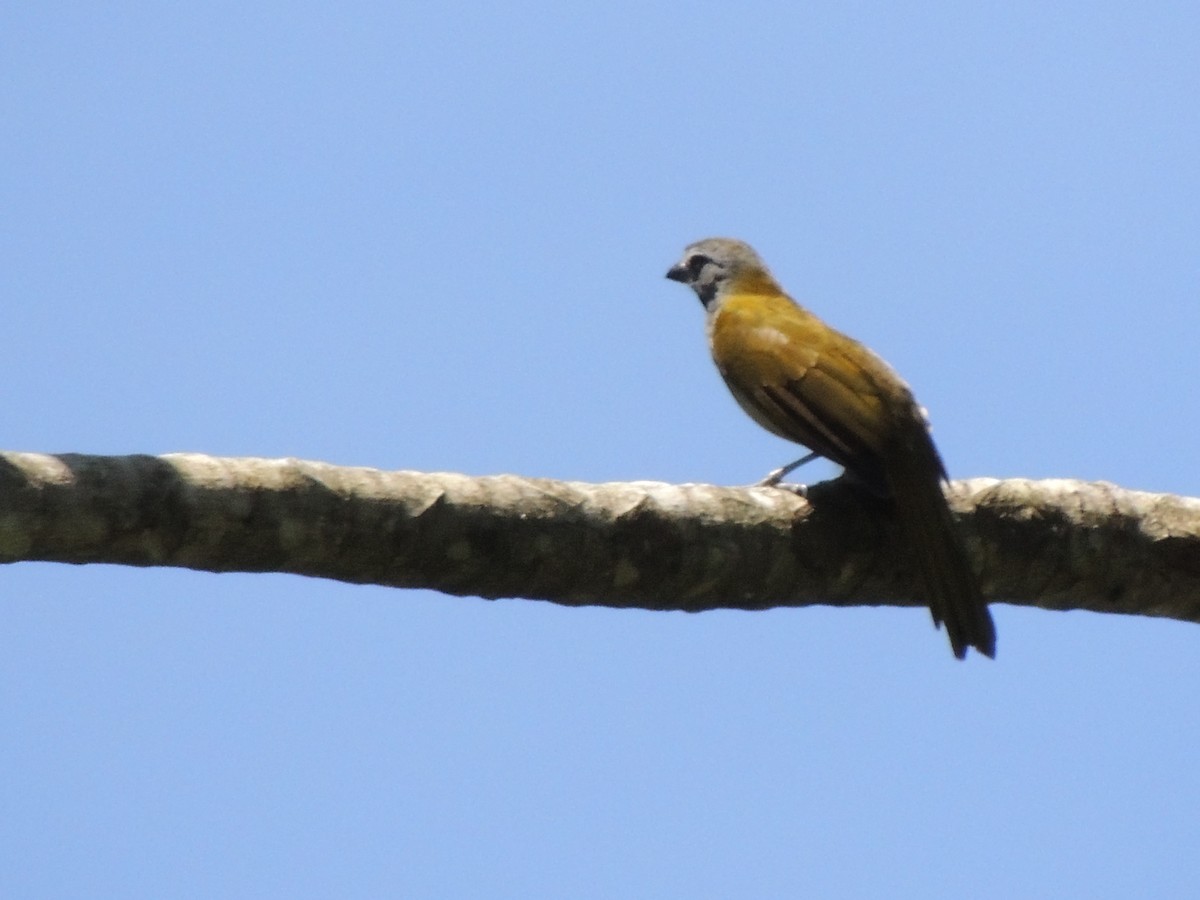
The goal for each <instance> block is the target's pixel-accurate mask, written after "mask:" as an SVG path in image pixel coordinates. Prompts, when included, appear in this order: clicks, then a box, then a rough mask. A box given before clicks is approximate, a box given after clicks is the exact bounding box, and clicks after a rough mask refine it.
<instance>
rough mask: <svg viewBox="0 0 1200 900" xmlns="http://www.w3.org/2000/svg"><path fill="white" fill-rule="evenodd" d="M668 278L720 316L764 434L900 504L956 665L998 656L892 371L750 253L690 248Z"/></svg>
mask: <svg viewBox="0 0 1200 900" xmlns="http://www.w3.org/2000/svg"><path fill="white" fill-rule="evenodd" d="M667 277H668V278H670V279H673V280H674V281H679V282H682V283H683V284H686V285H688V286H689V287H691V288H692V290H694V291H695V292H696V294H697V296H699V298H700V302H701V303H703V304H704V308H705V310H706V312H707V314H708V340H709V345H710V347H711V349H712V355H713V359H714V361H715V362H716V364H717V368H718V369H719V370H720V371H721V375H722V376H723V377H724V379H725V383H726V384H727V385H728V386H729V390H730V391H731V392H732V393H733V396H734V399H736V400H737V402H738V404H739V405H740V406H741V407H742V409H744V410H745V411H746V412H747V413H749V414H750V417H751V418H752V419H754V421H755V422H757V423H758V424H759V425H761V426H762V427H763V428H765V429H767V430H768V431H770V432H772V433H773V434H777V435H779V437H782V438H786V439H787V440H790V441H795V442H796V443H798V444H803V445H804V446H805V447H807V448H808V449H809V450H812V451H813V453H812V454H809V456H806V457H804V458H803V459H801V460H797V461H796V462H795V463H793V464H791V465H788V466H784V467H782V468H780V469H776V470H775V471H774V472H772V473H771V474H770V475H769V476H767V478H766V479H764V481H763V484H777V483H778V482H779V481H780V479H781V478H782V477H783V476H784V475H785V474H787V472H789V471H791V470H792V469H793V468H795V467H796V466H797V465H799V464H800V463H802V462H806V461H807V460H808V459H810V458H811V457H812V456H813V455H820V456H824V457H827V458H828V459H831V460H833V461H834V462H835V463H838V464H839V465H841V466H843V467H844V468H845V469H846V471H847V473H848V474H849V475H850V477H851V479H852V480H853V481H854V482H856V483H858V484H859V485H861V486H863V487H864V488H866V489H867V490H869V491H870V492H871V493H873V494H876V495H878V496H880V497H886V498H890V500H891V501H892V504H891V505H892V506H893V507H894V510H895V516H896V519H897V522H898V525H899V528H900V533H901V536H902V538H903V539H904V540H905V541H906V542H907V544H908V545H909V548H910V551H911V553H912V555H913V556H914V558H915V560H914V561H915V563H916V568H917V571H918V573H919V575H920V578H921V581H922V583H923V585H924V588H925V593H926V595H927V598H928V602H929V609H930V612H931V613H932V614H933V621H934V624H935V625H938V626H940V625H941V624H942V623H943V622H944V623H945V625H946V632H947V634H948V635H949V637H950V646H951V647H952V648H953V650H954V655H955V656H957V657H958V658H959V659H962V658H963V657H964V656H965V655H966V652H967V647H974V648H975V649H977V650H978V651H979V652H980V653H983V654H985V655H987V656H994V655H995V652H996V630H995V626H994V625H993V624H992V617H991V615H990V613H989V612H988V608H987V601H986V600H985V599H984V597H983V593H982V591H981V590H980V588H979V582H978V580H977V579H976V577H975V574H974V572H973V571H972V569H971V566H970V563H969V561H968V559H967V554H966V549H965V548H964V546H963V542H962V538H961V537H960V535H959V533H958V530H957V528H956V526H955V523H954V519H953V517H952V516H951V513H950V508H949V506H947V503H946V497H945V495H944V494H943V493H942V482H944V481H945V480H946V477H947V476H946V469H945V466H944V465H943V464H942V459H941V457H940V456H939V455H938V451H937V448H936V447H935V446H934V444H933V439H932V438H931V437H930V435H929V426H928V423H927V421H926V419H925V415H924V412H923V411H922V409H921V407H920V406H918V405H917V402H916V400H914V399H913V395H912V391H911V390H909V387H908V385H907V384H905V383H904V381H902V380H901V378H900V376H899V375H897V374H896V373H895V372H894V371H893V370H892V368H891V366H889V365H888V364H887V363H885V362H884V361H883V360H882V359H880V358H879V357H878V356H876V355H875V354H874V353H872V352H871V351H870V350H868V349H867V348H866V347H864V346H863V345H862V344H860V343H858V341H855V340H854V339H852V338H849V337H847V336H846V335H844V334H842V333H840V332H838V331H835V330H834V329H833V328H830V327H829V326H828V325H826V324H825V323H824V322H822V321H821V320H820V319H818V318H817V317H816V316H814V315H813V314H812V313H810V312H809V311H808V310H806V309H804V308H803V307H802V306H800V305H799V304H798V303H796V301H794V300H793V299H792V298H791V297H789V296H788V295H787V294H786V293H784V291H783V288H781V287H780V286H779V283H778V282H777V281H776V280H775V279H774V277H772V275H771V273H770V271H769V270H768V269H767V267H766V265H765V264H764V263H763V261H762V260H761V259H760V258H759V256H758V254H757V253H755V252H754V250H753V249H752V248H751V247H750V246H749V245H748V244H745V243H743V242H742V241H736V240H731V239H728V238H709V239H708V240H703V241H697V242H696V243H694V244H692V245H690V246H689V247H688V248H687V249H686V250H685V251H684V254H683V258H682V259H681V260H680V261H679V263H678V264H677V265H675V266H673V267H672V268H671V270H670V271H669V272H667Z"/></svg>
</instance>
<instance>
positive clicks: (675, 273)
mask: <svg viewBox="0 0 1200 900" xmlns="http://www.w3.org/2000/svg"><path fill="white" fill-rule="evenodd" d="M667 277H668V278H670V279H671V280H672V281H679V282H682V283H683V284H687V283H688V282H689V281H690V280H691V277H692V275H691V273H690V272H689V271H688V270H687V268H686V267H684V266H671V268H670V269H668V270H667Z"/></svg>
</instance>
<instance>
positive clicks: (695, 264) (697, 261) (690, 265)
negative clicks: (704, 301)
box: [687, 253, 712, 278]
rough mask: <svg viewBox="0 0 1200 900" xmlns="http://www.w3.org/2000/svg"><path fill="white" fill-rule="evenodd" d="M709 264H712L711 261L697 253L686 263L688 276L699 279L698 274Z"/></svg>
mask: <svg viewBox="0 0 1200 900" xmlns="http://www.w3.org/2000/svg"><path fill="white" fill-rule="evenodd" d="M710 262H712V259H711V258H709V257H707V256H705V255H704V254H703V253H697V254H695V255H694V256H691V257H689V258H688V261H687V270H688V274H689V275H691V276H692V278H699V277H700V272H701V271H702V270H703V269H704V267H705V266H707V265H708V264H709V263H710Z"/></svg>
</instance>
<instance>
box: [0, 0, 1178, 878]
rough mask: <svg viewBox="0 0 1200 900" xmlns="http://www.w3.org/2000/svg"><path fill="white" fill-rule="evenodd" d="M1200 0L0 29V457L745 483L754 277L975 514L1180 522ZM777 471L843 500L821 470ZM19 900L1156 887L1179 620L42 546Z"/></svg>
mask: <svg viewBox="0 0 1200 900" xmlns="http://www.w3.org/2000/svg"><path fill="white" fill-rule="evenodd" d="M1197 46H1200V7H1197V6H1196V5H1195V4H1194V3H1182V2H1181V3H1168V2H1150V3H1144V4H1138V5H1134V4H1122V3H1103V2H1100V3H1082V2H1078V3H1071V2H1065V3H1058V4H1053V5H1050V4H1044V3H1027V2H1016V3H1003V4H1001V3H974V4H961V3H949V2H946V3H934V2H930V3H910V4H889V3H839V4H782V3H779V4H773V3H761V2H759V3H753V2H751V3H746V4H740V5H732V4H728V3H720V4H718V3H694V4H665V3H649V4H647V3H625V2H616V3H609V4H581V3H568V4H552V3H544V4H543V3H514V4H495V5H486V4H469V3H468V4H416V3H403V2H402V3H387V4H384V3H380V4H375V3H365V2H348V3H341V4H311V3H288V4H284V3H260V4H249V5H247V4H241V3H238V4H235V3H223V2H214V3H204V4H195V5H192V4H186V5H185V4H136V3H107V4H91V3H54V2H46V3H38V4H9V5H8V6H7V7H6V8H5V10H4V11H3V12H2V13H0V103H2V107H0V114H2V119H3V123H4V124H3V126H2V127H0V135H2V137H0V141H2V143H0V208H2V209H3V216H2V225H0V298H2V302H3V307H2V308H3V323H4V333H5V336H6V340H5V341H4V343H5V348H6V352H5V354H4V356H3V360H2V361H0V372H2V373H3V381H4V384H5V397H6V398H7V399H6V404H5V406H6V413H5V415H4V417H3V418H4V428H3V431H4V437H3V445H4V446H5V447H6V448H8V449H13V450H34V451H44V452H59V451H77V452H87V453H111V454H123V453H134V452H140V453H162V452H170V451H197V452H204V453H211V454H217V455H248V456H266V457H271V456H296V457H301V458H311V459H319V460H326V461H330V462H334V463H339V464H347V465H367V466H375V467H380V468H405V469H418V470H442V471H459V472H466V473H474V474H491V473H502V472H514V473H519V474H522V475H528V476H542V477H550V478H569V479H578V480H583V481H607V480H618V481H620V480H632V479H652V480H662V481H671V482H685V481H701V482H715V483H720V484H740V483H746V482H749V481H752V480H755V479H757V478H759V477H761V476H762V475H763V474H764V473H765V472H766V471H767V470H768V469H770V468H772V467H774V466H776V465H779V464H780V463H782V462H784V461H785V460H787V459H790V458H792V457H793V456H795V455H796V451H795V450H794V449H793V448H792V447H790V446H788V445H786V444H784V443H783V442H781V441H779V440H778V439H776V438H774V437H771V436H770V435H768V434H766V433H765V432H762V431H760V430H759V429H758V428H757V427H756V426H755V425H754V424H753V423H752V422H750V421H749V420H748V419H746V418H745V416H744V415H743V414H742V413H741V412H740V411H738V409H737V408H736V406H735V405H734V403H733V402H732V400H731V399H730V398H729V397H728V395H727V393H726V391H725V389H724V387H723V386H722V385H721V383H720V380H719V378H718V376H717V374H716V373H715V371H714V370H713V368H712V365H711V363H710V361H709V359H708V358H707V350H706V348H705V346H704V340H703V329H702V316H701V310H700V308H699V305H698V304H697V303H696V300H695V298H694V297H693V296H692V295H691V294H690V292H688V291H686V290H685V289H683V288H681V287H680V286H678V285H675V284H672V283H669V282H667V281H665V280H664V279H663V273H664V272H665V271H666V269H667V267H668V266H669V265H671V264H672V263H673V262H675V261H676V259H677V258H678V256H679V253H680V251H681V249H682V247H683V246H684V245H685V244H687V243H688V242H690V241H692V240H695V239H697V238H700V237H705V236H709V235H711V234H725V235H734V236H738V237H742V238H745V239H747V240H749V241H751V242H752V243H754V244H755V246H756V247H757V248H758V249H759V250H760V251H761V252H762V254H763V255H764V257H765V258H766V259H767V260H768V261H769V262H770V263H771V264H772V267H773V268H774V270H775V272H776V274H777V275H778V276H779V278H780V279H781V281H782V282H783V283H784V284H785V285H787V286H788V287H789V289H790V290H791V291H792V292H793V293H794V294H795V295H796V296H797V297H798V298H800V299H801V300H802V301H804V302H805V303H807V304H808V305H809V306H811V307H812V308H813V309H814V310H815V311H817V312H818V313H819V314H820V315H822V316H823V317H825V318H826V319H827V320H829V321H831V322H832V323H833V324H835V325H837V326H838V327H840V328H842V329H844V330H846V331H848V332H849V333H851V334H853V335H855V336H856V337H858V338H860V339H862V340H863V341H864V342H865V343H867V344H868V345H869V346H871V347H873V348H874V349H876V350H877V351H878V352H879V353H880V354H881V355H883V356H884V357H885V358H886V359H887V360H888V361H889V362H891V363H892V364H893V365H894V366H895V367H896V368H897V369H898V370H899V371H900V372H901V373H903V375H904V376H905V378H906V379H908V380H909V381H910V382H911V383H912V385H913V387H914V389H915V391H916V393H917V396H918V397H919V399H920V400H921V401H922V402H923V403H924V404H925V405H927V406H928V407H929V409H930V410H931V412H932V416H933V421H934V425H935V434H936V438H937V440H938V443H939V446H940V447H941V450H942V452H943V455H944V456H945V457H946V459H947V462H948V465H949V467H950V469H951V472H952V474H954V475H956V476H960V477H966V476H976V475H986V476H996V477H1008V476H1029V477H1074V478H1084V479H1105V480H1109V481H1113V482H1116V483H1118V484H1120V485H1123V486H1125V487H1130V488H1139V489H1145V490H1152V491H1164V492H1172V493H1180V494H1193V495H1194V494H1196V493H1198V492H1200V487H1198V484H1197V481H1198V476H1197V447H1198V445H1200V421H1198V417H1197V416H1196V413H1195V410H1196V401H1195V390H1196V387H1195V386H1196V384H1197V382H1198V381H1200V356H1198V354H1197V352H1196V348H1197V333H1198V331H1200V304H1198V303H1197V296H1198V291H1200V254H1198V249H1200V165H1198V164H1197V160H1198V159H1200V104H1198V103H1197V97H1198V96H1200V54H1198V53H1197V51H1196V48H1197ZM822 465H823V467H822V466H813V467H810V468H809V469H808V470H806V472H805V476H806V478H808V479H809V480H815V479H818V478H822V477H826V476H828V475H830V474H833V472H834V470H833V469H832V468H831V467H829V466H827V465H824V464H822ZM2 574H3V577H2V582H0V592H2V600H0V735H2V739H0V772H3V773H4V774H3V776H2V778H0V808H2V809H3V815H0V894H3V895H4V896H6V897H38V898H41V897H82V896H89V897H102V896H112V897H214V896H222V897H263V896H279V897H284V896H286V897H330V896H347V897H398V896H405V897H451V896H463V897H465V896H486V897H530V896H544V897H656V898H664V897H688V898H693V897H783V896H797V895H801V896H803V895H807V896H842V897H879V896H891V897H933V896H950V895H954V896H971V897H1014V896H1021V897H1039V896H1044V897H1062V896H1089V897H1104V896H1114V897H1124V896H1132V895H1135V894H1137V895H1141V896H1172V895H1174V896H1180V895H1194V893H1195V891H1196V888H1197V881H1198V871H1197V864H1196V835H1197V812H1196V811H1197V809H1198V808H1200V776H1198V775H1197V774H1196V773H1197V768H1196V765H1195V751H1196V747H1197V737H1198V734H1197V719H1198V714H1200V693H1198V691H1197V685H1198V684H1200V632H1197V630H1196V626H1194V625H1191V624H1185V623H1179V622H1172V621H1156V620H1150V619H1141V618H1127V617H1118V616H1101V615H1094V614H1087V613H1065V614H1064V613H1051V612H1043V611H1038V610H1032V609H1020V608H1013V607H1008V606H1004V605H997V606H996V607H994V613H995V618H996V621H997V624H998V627H999V635H1000V644H999V658H998V659H997V661H996V662H994V663H991V662H988V661H986V660H982V659H979V658H972V659H971V660H970V661H968V662H967V663H966V664H960V663H956V662H955V661H954V660H953V659H952V657H951V655H950V652H949V649H948V647H947V643H946V640H945V637H944V635H942V634H938V633H935V632H934V631H933V630H932V628H931V625H930V622H929V617H928V614H927V613H926V612H924V611H922V610H919V609H855V610H834V609H823V608H814V609H805V610H777V611H772V612H766V613H735V612H715V613H706V614H702V615H695V616H688V615H684V614H652V613H647V612H640V611H614V610H603V609H562V608H557V607H555V606H552V605H549V604H545V603H537V602H529V601H521V600H508V601H499V602H485V601H482V600H476V599H462V598H451V597H444V596H439V595H436V594H432V593H426V592H419V591H417V592H402V591H397V590H388V589H383V588H373V587H354V586H349V585H342V584H336V583H331V582H321V581H315V580H306V579H303V578H298V577H292V576H282V575H221V576H218V575H210V574H202V573H194V572H186V571H166V570H135V569H127V568H119V567H108V566H89V567H80V568H75V567H70V566H64V565H46V564H32V563H24V564H19V565H13V566H10V567H7V568H6V569H5V570H4V571H3V573H2Z"/></svg>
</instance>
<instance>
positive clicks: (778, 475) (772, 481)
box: [756, 453, 820, 487]
mask: <svg viewBox="0 0 1200 900" xmlns="http://www.w3.org/2000/svg"><path fill="white" fill-rule="evenodd" d="M818 456H820V454H819V453H809V454H807V455H805V456H802V457H800V458H799V459H798V460H796V461H795V462H792V463H788V464H787V465H786V466H780V467H779V468H778V469H775V470H774V471H772V472H768V473H767V477H766V478H764V479H763V480H762V481H760V482H759V483H758V484H757V485H756V487H781V485H780V484H779V482H781V481H783V479H784V476H786V475H788V474H789V473H790V472H792V471H794V470H796V469H798V468H800V467H801V466H802V465H804V464H805V463H807V462H812V461H813V460H814V459H816V458H817V457H818Z"/></svg>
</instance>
